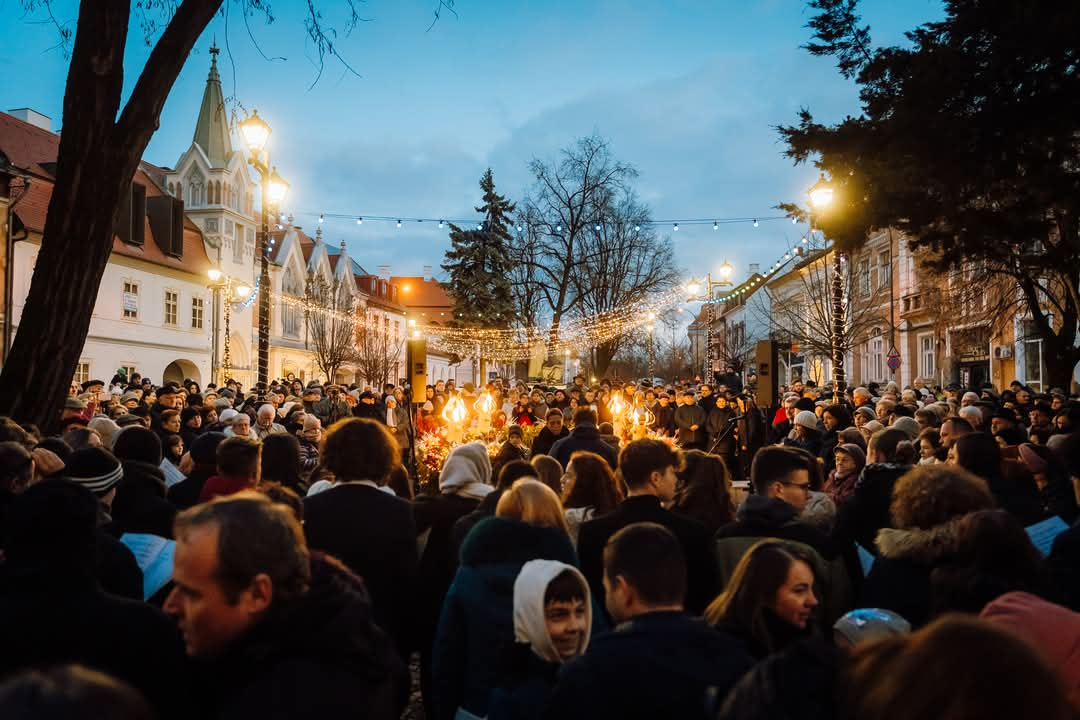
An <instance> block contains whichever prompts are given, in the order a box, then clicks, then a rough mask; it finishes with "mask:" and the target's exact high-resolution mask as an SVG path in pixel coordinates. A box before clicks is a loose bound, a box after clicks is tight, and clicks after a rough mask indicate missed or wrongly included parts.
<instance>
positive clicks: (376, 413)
mask: <svg viewBox="0 0 1080 720" xmlns="http://www.w3.org/2000/svg"><path fill="white" fill-rule="evenodd" d="M352 414H353V417H358V418H365V419H367V420H375V421H377V422H381V423H382V424H383V425H385V424H386V408H384V407H383V406H382V405H380V404H379V403H374V404H372V405H368V404H367V403H365V402H363V401H361V402H358V403H356V407H354V408H353V409H352ZM323 426H324V427H325V426H326V423H325V422H324V423H323Z"/></svg>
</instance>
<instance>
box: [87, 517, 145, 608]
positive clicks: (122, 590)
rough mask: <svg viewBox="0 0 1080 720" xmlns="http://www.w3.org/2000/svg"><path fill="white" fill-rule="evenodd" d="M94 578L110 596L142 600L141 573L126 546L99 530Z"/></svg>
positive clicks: (133, 556) (95, 552) (95, 550)
mask: <svg viewBox="0 0 1080 720" xmlns="http://www.w3.org/2000/svg"><path fill="white" fill-rule="evenodd" d="M94 577H96V578H97V581H98V584H99V585H101V589H102V590H104V591H105V592H107V593H109V594H110V595H116V596H118V597H122V598H128V599H129V600H142V599H143V573H142V570H141V569H139V563H138V562H137V561H136V560H135V555H134V554H132V552H131V550H129V549H128V547H127V546H126V545H124V544H123V543H122V542H120V541H119V540H117V539H116V538H115V537H113V536H112V535H110V534H109V533H107V532H106V531H105V529H104V528H101V529H99V530H98V532H97V543H96V544H95V546H94Z"/></svg>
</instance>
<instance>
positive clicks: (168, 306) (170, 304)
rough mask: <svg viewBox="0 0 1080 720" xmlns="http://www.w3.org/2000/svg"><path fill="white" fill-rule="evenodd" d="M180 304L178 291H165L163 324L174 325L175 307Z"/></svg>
mask: <svg viewBox="0 0 1080 720" xmlns="http://www.w3.org/2000/svg"><path fill="white" fill-rule="evenodd" d="M179 304H180V293H178V292H176V291H175V290H166V291H165V324H166V325H176V308H177V305H179Z"/></svg>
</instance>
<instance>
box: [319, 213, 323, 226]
mask: <svg viewBox="0 0 1080 720" xmlns="http://www.w3.org/2000/svg"><path fill="white" fill-rule="evenodd" d="M322 221H323V214H322V213H319V223H320V224H321V223H322Z"/></svg>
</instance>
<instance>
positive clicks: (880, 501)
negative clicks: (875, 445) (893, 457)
mask: <svg viewBox="0 0 1080 720" xmlns="http://www.w3.org/2000/svg"><path fill="white" fill-rule="evenodd" d="M910 469H911V466H910V465H896V464H894V463H872V464H870V465H867V466H866V467H864V468H863V469H862V473H860V475H859V481H858V482H857V483H856V484H855V493H854V494H853V495H852V496H851V499H850V500H848V502H846V503H844V504H842V505H841V506H840V507H839V508H837V513H836V527H835V529H834V530H833V538H834V539H835V540H836V542H837V543H838V544H839V543H843V542H857V543H858V544H860V545H862V546H863V548H865V549H866V550H868V551H869V552H871V553H873V554H877V545H876V544H875V541H876V540H877V534H878V531H879V530H881V529H882V528H887V527H889V526H890V525H892V518H891V517H890V516H889V504H890V503H892V492H893V487H894V486H895V485H896V481H897V480H899V479H900V477H901V476H902V475H903V474H904V473H906V472H907V471H908V470H910Z"/></svg>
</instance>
